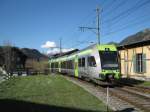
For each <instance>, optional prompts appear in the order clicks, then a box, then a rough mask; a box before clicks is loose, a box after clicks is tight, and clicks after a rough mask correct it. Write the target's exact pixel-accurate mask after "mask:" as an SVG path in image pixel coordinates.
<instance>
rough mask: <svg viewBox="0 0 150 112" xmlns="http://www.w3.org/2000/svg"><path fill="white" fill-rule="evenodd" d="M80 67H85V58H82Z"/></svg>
mask: <svg viewBox="0 0 150 112" xmlns="http://www.w3.org/2000/svg"><path fill="white" fill-rule="evenodd" d="M82 67H85V58H82Z"/></svg>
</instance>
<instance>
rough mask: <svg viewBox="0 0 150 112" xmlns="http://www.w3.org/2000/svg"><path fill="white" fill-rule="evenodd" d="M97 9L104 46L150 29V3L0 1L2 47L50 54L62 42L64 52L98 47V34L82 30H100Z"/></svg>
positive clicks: (148, 0)
mask: <svg viewBox="0 0 150 112" xmlns="http://www.w3.org/2000/svg"><path fill="white" fill-rule="evenodd" d="M96 7H100V37H101V38H100V40H101V43H102V44H105V43H108V42H112V41H113V42H118V43H119V42H120V41H122V40H123V39H124V38H126V37H127V36H129V35H133V34H134V33H136V32H138V31H141V30H143V29H146V28H150V14H149V12H150V0H0V45H3V44H4V43H5V42H8V41H9V42H10V43H12V44H13V45H15V46H17V47H19V48H24V47H27V48H34V49H38V50H40V51H41V52H49V53H50V52H58V47H59V41H60V38H61V42H62V48H63V51H67V50H72V49H74V48H78V49H83V48H85V47H87V46H89V45H91V44H93V43H97V37H96V33H95V30H88V29H85V30H84V31H81V29H80V28H79V27H81V26H85V27H94V28H95V27H96V11H95V9H96ZM50 47H52V48H50ZM54 47H55V48H54Z"/></svg>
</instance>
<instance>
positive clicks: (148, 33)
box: [119, 28, 150, 46]
mask: <svg viewBox="0 0 150 112" xmlns="http://www.w3.org/2000/svg"><path fill="white" fill-rule="evenodd" d="M148 40H150V28H148V29H145V30H143V31H140V32H138V33H136V34H134V35H131V36H129V37H127V38H125V39H124V40H122V41H121V42H120V44H119V45H120V46H123V45H130V44H134V43H138V42H143V41H148Z"/></svg>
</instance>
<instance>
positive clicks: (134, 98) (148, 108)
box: [70, 77, 150, 112]
mask: <svg viewBox="0 0 150 112" xmlns="http://www.w3.org/2000/svg"><path fill="white" fill-rule="evenodd" d="M70 78H71V79H73V80H78V81H80V82H82V83H86V84H88V85H89V84H90V85H93V84H92V83H90V82H87V81H85V80H81V79H76V78H73V77H70ZM95 87H96V88H97V89H98V90H100V91H103V92H104V93H105V94H106V89H107V88H106V87H103V86H98V85H97V86H95ZM133 88H134V89H133ZM143 89H144V88H142V89H140V88H137V87H128V86H122V87H110V88H109V94H110V96H114V97H117V98H119V99H120V100H122V101H125V102H127V103H129V104H131V105H133V106H134V107H135V108H136V109H140V110H141V111H144V112H150V97H149V96H145V95H144V94H142V92H145V91H147V94H148V93H149V90H145V89H144V91H143Z"/></svg>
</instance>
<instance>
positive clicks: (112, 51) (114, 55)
mask: <svg viewBox="0 0 150 112" xmlns="http://www.w3.org/2000/svg"><path fill="white" fill-rule="evenodd" d="M98 50H99V56H100V63H101V70H100V73H99V77H100V78H101V79H102V80H107V81H110V80H118V79H119V78H120V72H119V64H118V52H117V49H116V47H115V45H99V46H98Z"/></svg>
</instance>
